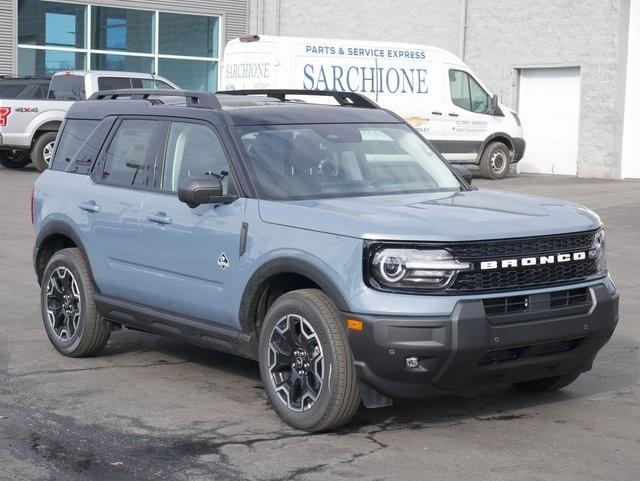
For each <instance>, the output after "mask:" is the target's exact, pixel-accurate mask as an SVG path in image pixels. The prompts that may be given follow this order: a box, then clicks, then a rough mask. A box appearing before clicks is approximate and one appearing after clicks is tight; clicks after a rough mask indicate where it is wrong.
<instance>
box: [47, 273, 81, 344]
mask: <svg viewBox="0 0 640 481" xmlns="http://www.w3.org/2000/svg"><path fill="white" fill-rule="evenodd" d="M80 309H81V305H80V290H79V289H78V283H77V282H76V279H75V277H74V276H73V274H72V273H71V271H70V270H69V269H67V268H66V267H58V268H57V269H56V270H54V271H53V272H52V273H51V277H49V282H48V283H47V319H48V321H49V325H50V326H51V330H52V331H53V333H54V334H55V335H56V337H57V338H58V339H60V340H61V341H69V340H71V339H73V337H74V336H75V335H76V333H77V332H78V324H79V322H80Z"/></svg>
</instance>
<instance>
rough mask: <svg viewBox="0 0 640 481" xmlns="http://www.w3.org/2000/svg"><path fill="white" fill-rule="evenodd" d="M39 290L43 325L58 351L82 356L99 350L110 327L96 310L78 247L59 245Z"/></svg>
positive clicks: (91, 283)
mask: <svg viewBox="0 0 640 481" xmlns="http://www.w3.org/2000/svg"><path fill="white" fill-rule="evenodd" d="M40 292H41V294H40V304H41V308H42V320H43V322H44V327H45V330H46V331H47V336H49V340H50V341H51V344H53V346H54V347H55V348H56V349H57V350H58V351H60V352H61V353H62V354H64V355H65V356H70V357H85V356H93V355H95V354H97V353H98V352H100V350H102V348H103V347H104V346H105V344H106V343H107V341H108V340H109V336H110V334H111V330H110V329H109V326H108V324H107V323H106V322H105V321H103V320H102V318H101V317H100V314H99V313H98V310H97V308H96V303H95V300H94V297H93V295H94V288H93V282H92V281H91V277H90V276H89V269H88V268H87V264H86V262H85V260H84V258H83V257H82V254H81V253H80V251H79V250H78V249H76V248H69V249H61V250H59V251H58V252H56V253H55V254H54V255H53V256H52V257H51V259H50V260H49V263H48V264H47V267H46V268H45V270H44V275H43V276H42V284H41V288H40Z"/></svg>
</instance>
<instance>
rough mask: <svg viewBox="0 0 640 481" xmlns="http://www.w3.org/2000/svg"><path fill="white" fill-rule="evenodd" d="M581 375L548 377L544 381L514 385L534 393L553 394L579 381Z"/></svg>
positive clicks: (536, 380)
mask: <svg viewBox="0 0 640 481" xmlns="http://www.w3.org/2000/svg"><path fill="white" fill-rule="evenodd" d="M579 375H580V374H566V375H564V376H554V377H547V378H544V379H534V380H533V381H526V382H519V383H517V384H514V386H515V387H517V388H518V389H522V390H523V391H532V392H551V391H558V390H559V389H562V388H563V387H567V386H568V385H569V384H571V383H572V382H573V381H575V380H576V379H578V376H579Z"/></svg>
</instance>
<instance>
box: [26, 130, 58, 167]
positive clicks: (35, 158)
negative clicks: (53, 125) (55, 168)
mask: <svg viewBox="0 0 640 481" xmlns="http://www.w3.org/2000/svg"><path fill="white" fill-rule="evenodd" d="M56 135H57V133H56V132H45V133H44V134H42V135H41V136H40V137H38V139H37V140H36V141H35V143H34V144H33V147H32V148H31V161H32V162H33V165H34V167H35V168H36V169H38V170H39V171H40V172H44V171H45V170H47V169H48V168H49V167H51V161H52V160H53V144H54V142H55V140H56Z"/></svg>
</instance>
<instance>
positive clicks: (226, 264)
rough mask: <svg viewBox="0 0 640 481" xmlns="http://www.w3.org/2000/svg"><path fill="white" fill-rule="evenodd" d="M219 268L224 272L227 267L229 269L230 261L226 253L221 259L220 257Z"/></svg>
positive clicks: (221, 255)
mask: <svg viewBox="0 0 640 481" xmlns="http://www.w3.org/2000/svg"><path fill="white" fill-rule="evenodd" d="M218 267H219V268H220V269H222V270H225V269H226V268H227V267H229V259H227V254H225V253H224V252H223V253H222V254H220V257H218Z"/></svg>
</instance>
